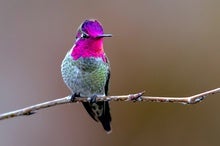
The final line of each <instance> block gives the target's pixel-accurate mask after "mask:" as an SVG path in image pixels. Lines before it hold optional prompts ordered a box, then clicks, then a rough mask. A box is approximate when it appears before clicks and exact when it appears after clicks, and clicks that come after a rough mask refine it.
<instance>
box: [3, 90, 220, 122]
mask: <svg viewBox="0 0 220 146" xmlns="http://www.w3.org/2000/svg"><path fill="white" fill-rule="evenodd" d="M216 93H220V88H216V89H213V90H209V91H206V92H203V93H200V94H196V95H193V96H189V97H155V96H142V95H143V94H144V92H140V93H136V94H129V95H121V96H104V97H97V98H96V101H146V102H164V103H167V102H172V103H182V104H195V103H198V102H200V101H202V100H203V99H204V98H206V97H207V96H208V95H211V94H216ZM88 100H89V98H88V97H75V98H72V96H71V95H70V96H66V97H63V98H59V99H55V100H51V101H47V102H43V103H40V104H36V105H32V106H29V107H26V108H22V109H19V110H15V111H12V112H7V113H3V114H1V115H0V120H4V119H8V118H13V117H17V116H24V115H31V114H34V113H35V112H36V111H38V110H40V109H44V108H48V107H51V106H56V105H61V104H67V103H74V102H88Z"/></svg>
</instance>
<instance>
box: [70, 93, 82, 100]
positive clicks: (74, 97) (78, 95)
mask: <svg viewBox="0 0 220 146" xmlns="http://www.w3.org/2000/svg"><path fill="white" fill-rule="evenodd" d="M76 97H80V93H74V94H73V95H72V96H71V101H72V102H74V101H75V99H76Z"/></svg>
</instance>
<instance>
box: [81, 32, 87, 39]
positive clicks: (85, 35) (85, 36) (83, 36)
mask: <svg viewBox="0 0 220 146" xmlns="http://www.w3.org/2000/svg"><path fill="white" fill-rule="evenodd" d="M81 38H84V39H86V38H89V35H87V34H85V33H82V34H81Z"/></svg>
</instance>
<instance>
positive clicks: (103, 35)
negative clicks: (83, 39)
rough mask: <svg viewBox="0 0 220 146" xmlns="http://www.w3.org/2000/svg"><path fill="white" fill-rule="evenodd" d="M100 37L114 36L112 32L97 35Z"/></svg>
mask: <svg viewBox="0 0 220 146" xmlns="http://www.w3.org/2000/svg"><path fill="white" fill-rule="evenodd" d="M97 37H98V38H103V37H112V34H102V35H99V36H97Z"/></svg>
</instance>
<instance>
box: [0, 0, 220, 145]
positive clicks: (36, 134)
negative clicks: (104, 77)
mask: <svg viewBox="0 0 220 146" xmlns="http://www.w3.org/2000/svg"><path fill="white" fill-rule="evenodd" d="M219 8H220V1H217V0H209V1H207V0H185V1H181V0H157V1H155V0H145V1H141V0H137V1H131V0H130V1H125V0H124V1H123V0H115V1H114V0H111V1H110V0H109V1H104V0H103V1H101V0H96V1H95V0H94V1H90V0H81V1H71V0H63V1H57V0H53V1H52V0H46V1H44V0H38V1H35V0H0V113H3V112H7V111H11V110H15V109H18V108H22V107H25V106H28V105H32V104H36V103H40V102H43V101H47V100H52V99H56V98H59V97H63V96H66V95H68V94H69V90H68V89H67V87H66V86H65V85H64V83H63V81H62V78H61V74H60V64H61V61H62V59H63V57H64V55H65V54H66V52H67V51H68V49H69V48H70V47H71V46H72V44H73V42H74V38H75V32H76V29H77V28H78V26H79V24H80V23H81V22H82V21H83V20H84V19H86V18H97V19H98V20H100V21H101V22H102V24H103V25H104V28H105V32H106V33H112V34H113V35H114V37H112V38H107V39H106V40H105V48H106V49H105V51H106V53H107V54H108V57H109V58H110V61H111V68H112V76H111V77H112V78H111V85H110V94H111V95H118V94H129V93H134V92H139V91H142V90H146V91H147V92H146V94H147V95H153V96H187V95H192V94H196V93H199V92H202V91H205V90H208V89H212V88H216V87H220V76H219V75H220V68H219V63H220V28H219V27H220V19H219V18H220V17H219V16H220V9H219ZM219 105H220V95H214V96H210V97H209V98H207V99H206V100H205V101H204V102H202V103H199V104H196V105H180V104H164V103H119V102H118V103H116V102H112V103H111V113H112V117H113V122H112V127H113V132H112V134H110V135H107V134H106V133H105V132H104V130H103V129H102V127H101V125H100V124H96V123H95V122H94V121H93V120H92V119H91V118H90V117H89V116H88V115H87V113H86V112H85V110H84V109H83V107H82V106H81V104H69V105H62V106H57V107H53V108H49V109H45V110H41V111H39V112H38V113H37V114H35V115H32V116H29V117H19V118H14V119H9V120H5V121H1V122H0V145H2V146H6V145H7V146H11V145H16V146H28V145H31V146H61V145H65V146H73V145H80V146H86V145H90V146H97V145H105V146H112V145H126V146H132V145H149V146H150V145H154V146H161V145H166V146H170V145H175V146H176V145H178V146H186V145H199V146H207V145H209V146H210V145H211V146H212V145H216V146H217V145H219V144H220V141H219V136H220V116H219V111H220V107H219Z"/></svg>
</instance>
